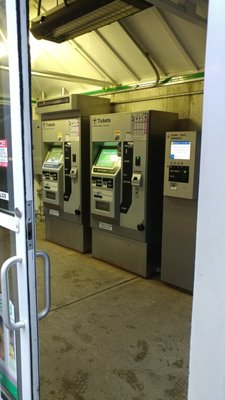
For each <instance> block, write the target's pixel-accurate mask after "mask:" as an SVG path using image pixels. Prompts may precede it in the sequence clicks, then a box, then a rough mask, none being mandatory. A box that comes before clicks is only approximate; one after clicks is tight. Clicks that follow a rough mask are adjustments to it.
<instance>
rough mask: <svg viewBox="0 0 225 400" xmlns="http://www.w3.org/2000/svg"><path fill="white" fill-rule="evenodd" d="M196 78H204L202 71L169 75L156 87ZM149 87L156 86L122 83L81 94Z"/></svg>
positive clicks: (108, 92)
mask: <svg viewBox="0 0 225 400" xmlns="http://www.w3.org/2000/svg"><path fill="white" fill-rule="evenodd" d="M198 79H204V72H196V73H194V74H187V75H181V76H170V77H168V78H165V79H162V80H160V81H159V83H158V85H157V87H159V86H163V85H168V84H176V83H184V82H188V81H193V80H198ZM151 87H156V86H151V85H149V86H148V85H147V84H140V85H138V84H137V85H136V86H134V85H124V86H122V85H121V86H115V87H110V88H105V89H100V90H93V91H90V92H84V93H81V94H84V95H86V96H93V95H100V94H110V93H116V92H122V91H126V90H137V89H145V88H146V89H147V88H151Z"/></svg>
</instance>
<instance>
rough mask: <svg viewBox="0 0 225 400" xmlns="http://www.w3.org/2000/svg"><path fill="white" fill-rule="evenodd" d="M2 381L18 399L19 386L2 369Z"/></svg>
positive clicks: (0, 379)
mask: <svg viewBox="0 0 225 400" xmlns="http://www.w3.org/2000/svg"><path fill="white" fill-rule="evenodd" d="M0 382H1V385H2V386H3V387H4V388H5V389H6V390H7V391H8V392H9V393H10V394H11V395H12V396H13V398H14V399H15V400H18V390H17V387H16V386H15V385H14V384H13V383H12V382H11V381H10V379H9V378H8V377H7V376H6V375H4V374H3V372H2V371H0Z"/></svg>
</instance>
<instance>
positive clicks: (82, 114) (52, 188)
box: [37, 94, 110, 253]
mask: <svg viewBox="0 0 225 400" xmlns="http://www.w3.org/2000/svg"><path fill="white" fill-rule="evenodd" d="M109 109H110V102H109V100H108V99H103V98H97V97H88V96H84V95H75V94H73V95H68V96H64V97H60V98H55V99H49V100H48V99H47V100H42V101H39V102H38V103H37V113H39V114H41V126H42V140H43V152H44V162H43V165H42V181H43V203H44V214H45V223H46V238H47V240H50V241H53V242H55V243H58V244H60V245H63V246H65V247H68V248H71V249H74V250H78V251H80V252H82V253H85V252H88V251H90V250H91V228H90V156H89V154H90V152H89V148H90V114H93V112H95V111H97V110H99V111H102V112H108V111H109Z"/></svg>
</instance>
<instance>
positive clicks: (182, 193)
mask: <svg viewBox="0 0 225 400" xmlns="http://www.w3.org/2000/svg"><path fill="white" fill-rule="evenodd" d="M199 161H200V133H198V132H195V131H189V132H167V134H166V150H165V172H164V201H163V236H162V267H161V279H162V280H163V281H165V282H167V283H169V284H171V285H173V286H176V287H179V288H181V289H183V290H186V291H188V292H192V290H193V279H194V263H195V238H196V222H197V196H198V178H199Z"/></svg>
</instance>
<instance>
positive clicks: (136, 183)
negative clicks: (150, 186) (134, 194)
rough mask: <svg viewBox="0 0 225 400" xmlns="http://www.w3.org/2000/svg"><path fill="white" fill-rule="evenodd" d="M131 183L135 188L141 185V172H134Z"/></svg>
mask: <svg viewBox="0 0 225 400" xmlns="http://www.w3.org/2000/svg"><path fill="white" fill-rule="evenodd" d="M131 185H132V186H135V187H136V188H139V187H141V185H142V174H141V172H134V173H133V175H132V178H131Z"/></svg>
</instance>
